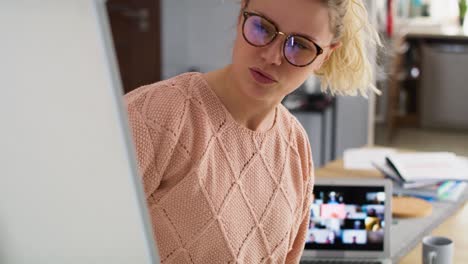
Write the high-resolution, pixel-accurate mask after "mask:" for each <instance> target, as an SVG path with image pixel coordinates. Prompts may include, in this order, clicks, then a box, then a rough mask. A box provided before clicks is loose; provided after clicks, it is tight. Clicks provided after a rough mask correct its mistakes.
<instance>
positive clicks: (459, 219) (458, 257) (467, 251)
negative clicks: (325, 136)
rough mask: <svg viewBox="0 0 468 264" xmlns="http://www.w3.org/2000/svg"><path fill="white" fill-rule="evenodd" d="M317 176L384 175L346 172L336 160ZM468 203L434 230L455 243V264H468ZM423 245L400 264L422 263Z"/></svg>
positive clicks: (367, 176) (367, 172)
mask: <svg viewBox="0 0 468 264" xmlns="http://www.w3.org/2000/svg"><path fill="white" fill-rule="evenodd" d="M315 176H316V177H319V178H322V177H325V178H326V177H352V178H356V177H360V178H379V177H381V178H382V177H383V175H382V174H381V173H380V172H379V171H377V170H372V171H364V170H345V169H344V168H343V160H335V161H332V162H330V163H328V164H326V165H325V166H324V167H322V168H319V169H317V170H316V171H315ZM467 230H468V203H465V204H464V205H463V206H462V207H461V208H460V209H459V210H458V211H457V212H456V213H455V214H454V215H452V216H450V217H449V218H448V219H447V220H446V221H445V222H443V223H442V224H441V225H440V226H439V227H437V228H436V229H434V230H433V232H432V234H433V235H439V236H446V237H449V238H450V239H452V240H453V241H454V245H455V250H454V259H453V263H454V264H459V263H460V264H461V263H468V232H467ZM421 254H422V246H421V243H420V244H419V245H418V246H417V247H416V248H414V249H413V250H412V251H410V253H408V254H407V255H406V256H405V257H404V258H403V259H401V261H400V262H399V263H400V264H418V263H422V258H421Z"/></svg>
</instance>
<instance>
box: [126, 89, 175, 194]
mask: <svg viewBox="0 0 468 264" xmlns="http://www.w3.org/2000/svg"><path fill="white" fill-rule="evenodd" d="M148 91H150V89H147V88H145V87H143V88H139V89H136V90H134V91H132V92H131V93H129V94H127V95H125V97H124V101H125V105H126V108H127V115H128V122H129V126H130V131H131V134H132V138H133V143H134V149H135V153H136V159H137V165H138V170H139V173H140V176H141V178H142V182H143V188H144V192H145V198H146V199H148V198H149V197H150V196H151V195H152V194H153V193H154V192H155V191H156V189H158V187H159V185H160V183H161V180H162V178H163V174H164V171H165V168H166V166H167V164H168V160H169V159H170V157H171V156H172V153H173V150H174V147H175V142H174V139H173V137H172V136H170V135H169V133H168V132H167V131H164V130H163V129H161V127H162V125H163V123H162V122H164V121H163V120H161V119H154V118H152V119H149V118H148V117H147V116H146V115H145V114H146V112H147V111H145V109H146V108H145V106H146V105H148V104H152V103H158V102H152V101H151V100H148V99H151V97H150V95H151V93H150V92H148ZM157 105H159V104H157ZM156 110H159V109H156ZM160 112H162V111H160Z"/></svg>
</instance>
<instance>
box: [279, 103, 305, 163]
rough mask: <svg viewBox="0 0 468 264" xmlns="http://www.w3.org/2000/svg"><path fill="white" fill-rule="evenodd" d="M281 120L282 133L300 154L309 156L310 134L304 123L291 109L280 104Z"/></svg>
mask: <svg viewBox="0 0 468 264" xmlns="http://www.w3.org/2000/svg"><path fill="white" fill-rule="evenodd" d="M279 110H280V111H279V116H278V118H279V120H278V121H279V122H280V126H281V127H282V129H281V130H282V133H283V134H284V137H285V138H287V139H288V140H289V141H290V142H289V143H290V144H291V145H292V146H294V148H295V149H296V150H297V152H298V154H299V155H300V156H308V155H309V152H310V143H309V136H308V134H307V132H306V130H305V128H304V126H303V125H302V123H301V122H300V121H299V120H298V119H297V117H296V116H295V115H293V114H292V113H291V112H289V110H288V109H287V108H286V107H284V106H283V105H280V108H279Z"/></svg>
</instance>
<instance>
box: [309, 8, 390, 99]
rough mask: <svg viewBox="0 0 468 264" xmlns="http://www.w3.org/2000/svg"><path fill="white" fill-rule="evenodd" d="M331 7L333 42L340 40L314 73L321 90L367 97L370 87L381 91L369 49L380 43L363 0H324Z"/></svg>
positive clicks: (380, 44) (375, 90) (377, 91)
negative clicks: (374, 77)
mask: <svg viewBox="0 0 468 264" xmlns="http://www.w3.org/2000/svg"><path fill="white" fill-rule="evenodd" d="M323 2H324V3H325V4H326V5H327V6H328V8H329V10H330V27H331V28H330V29H331V32H332V33H333V34H334V39H333V41H332V43H337V42H341V44H342V45H341V46H340V47H338V48H336V49H335V50H334V51H333V52H332V54H331V55H330V57H329V59H328V60H327V61H326V62H325V63H324V64H323V65H322V67H321V68H320V69H319V70H318V71H317V72H316V75H317V76H318V78H319V79H320V81H321V86H322V90H323V91H326V90H329V91H330V92H331V93H332V94H341V95H356V94H357V93H358V92H359V93H360V94H361V95H363V96H367V95H368V92H369V90H372V91H374V92H376V93H377V94H380V91H379V90H378V89H377V88H376V87H375V85H374V82H373V81H374V79H373V76H374V70H373V66H372V63H371V60H370V58H369V51H372V50H375V48H376V47H377V46H382V43H381V41H380V37H379V35H378V33H377V31H376V30H375V29H374V27H373V26H372V25H371V23H370V21H369V19H368V14H367V10H366V7H365V6H364V3H363V2H362V0H323Z"/></svg>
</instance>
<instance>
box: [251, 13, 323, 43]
mask: <svg viewBox="0 0 468 264" xmlns="http://www.w3.org/2000/svg"><path fill="white" fill-rule="evenodd" d="M252 12H254V13H256V14H259V15H261V16H263V17H264V18H266V19H267V20H268V21H270V22H272V23H273V25H275V26H276V29H277V30H278V31H282V30H281V29H280V27H279V25H278V23H276V21H275V20H274V19H271V17H269V16H268V15H267V14H265V13H263V12H261V11H258V10H256V9H252ZM284 33H287V34H293V35H300V36H304V37H306V38H308V39H309V40H312V41H313V42H315V43H317V42H318V39H316V38H314V37H312V36H310V35H308V34H305V33H302V32H284Z"/></svg>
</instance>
